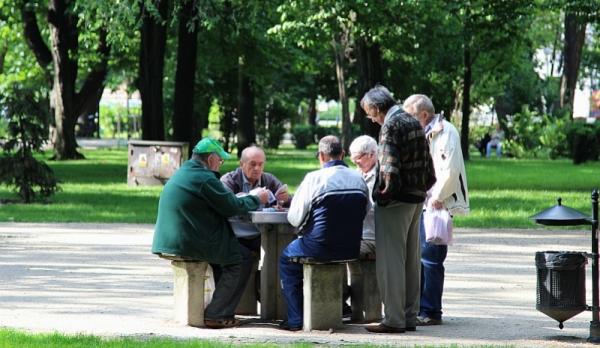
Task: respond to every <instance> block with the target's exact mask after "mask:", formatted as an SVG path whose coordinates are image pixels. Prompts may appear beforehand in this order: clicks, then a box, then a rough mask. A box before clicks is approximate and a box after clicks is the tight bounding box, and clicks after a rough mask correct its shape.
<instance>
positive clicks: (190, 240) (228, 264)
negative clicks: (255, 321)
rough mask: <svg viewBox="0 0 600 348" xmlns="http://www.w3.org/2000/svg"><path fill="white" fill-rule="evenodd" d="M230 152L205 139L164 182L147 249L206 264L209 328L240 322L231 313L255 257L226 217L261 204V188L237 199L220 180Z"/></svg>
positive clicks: (263, 194) (264, 198)
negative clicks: (210, 277) (210, 280)
mask: <svg viewBox="0 0 600 348" xmlns="http://www.w3.org/2000/svg"><path fill="white" fill-rule="evenodd" d="M229 157H230V156H229V154H228V153H227V152H225V150H223V148H222V147H221V145H220V144H219V143H218V142H217V141H215V140H213V139H210V138H204V139H202V140H201V141H200V142H198V144H196V146H195V147H194V149H193V150H192V158H191V159H190V160H188V161H186V162H185V163H184V164H183V165H182V166H181V168H180V169H179V170H177V172H176V173H175V174H174V175H173V176H172V177H171V178H170V179H169V181H168V182H167V184H166V185H165V187H164V189H163V191H162V193H161V195H160V201H159V203H158V217H157V219H156V226H155V229H154V240H153V242H152V252H153V253H154V254H170V255H177V256H181V257H185V258H191V259H195V260H204V261H207V262H209V263H210V264H211V266H212V268H213V273H214V275H215V284H216V285H215V292H214V294H213V298H212V301H211V302H210V304H209V305H208V306H207V307H206V309H205V311H204V318H205V320H204V323H205V325H206V326H207V327H209V328H226V327H233V326H237V325H239V321H238V320H236V319H235V317H234V313H235V308H236V307H237V305H238V303H239V301H240V299H241V296H242V293H243V292H244V288H245V286H246V282H247V280H248V277H249V275H250V271H251V267H252V265H253V262H254V259H253V256H252V254H251V253H250V251H249V250H248V249H247V248H245V247H244V246H242V245H240V244H239V243H238V241H237V239H236V237H235V235H234V234H233V231H232V230H231V226H230V225H229V222H228V221H227V218H228V217H231V216H235V215H240V214H245V213H247V212H248V211H250V210H256V209H257V208H258V207H259V205H260V203H263V204H264V203H266V202H267V200H268V198H269V195H268V192H267V191H266V190H264V189H262V190H259V191H258V192H257V193H256V195H248V196H245V197H236V196H235V195H234V194H233V193H232V192H231V191H230V190H228V189H227V188H226V187H225V186H223V184H222V183H221V181H220V180H219V176H220V174H219V172H218V171H219V168H220V167H221V164H222V163H223V160H224V159H227V158H229Z"/></svg>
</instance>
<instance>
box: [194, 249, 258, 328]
mask: <svg viewBox="0 0 600 348" xmlns="http://www.w3.org/2000/svg"><path fill="white" fill-rule="evenodd" d="M240 251H241V253H242V262H241V263H236V264H232V265H218V264H212V263H211V264H210V265H211V267H212V269H213V275H214V277H215V292H214V293H213V297H212V301H210V304H209V305H208V306H207V307H206V309H205V310H204V318H205V319H212V320H216V319H232V318H234V316H235V309H236V308H237V306H238V304H239V303H240V299H241V298H242V294H243V293H244V290H245V288H246V283H247V282H248V277H249V276H250V273H251V271H252V266H253V265H254V261H255V257H254V256H253V255H252V253H251V252H250V250H248V248H246V247H245V246H243V245H240Z"/></svg>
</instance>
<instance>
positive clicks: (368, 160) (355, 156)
mask: <svg viewBox="0 0 600 348" xmlns="http://www.w3.org/2000/svg"><path fill="white" fill-rule="evenodd" d="M350 159H351V160H352V162H353V163H354V164H356V166H357V167H358V168H357V169H358V171H359V173H360V175H361V176H362V178H363V179H364V180H365V183H366V184H367V187H368V188H369V201H370V202H371V209H369V210H368V211H367V215H366V216H365V220H364V221H363V233H362V241H361V242H360V258H361V259H365V258H367V257H373V258H374V257H375V210H374V208H375V206H374V202H373V198H372V194H373V186H374V185H375V177H376V176H377V141H375V139H373V138H371V137H370V136H368V135H361V136H359V137H357V138H356V139H354V141H352V143H351V144H350Z"/></svg>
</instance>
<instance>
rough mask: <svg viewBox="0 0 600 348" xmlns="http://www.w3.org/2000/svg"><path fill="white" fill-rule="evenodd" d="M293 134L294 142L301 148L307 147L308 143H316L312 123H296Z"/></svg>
mask: <svg viewBox="0 0 600 348" xmlns="http://www.w3.org/2000/svg"><path fill="white" fill-rule="evenodd" d="M292 135H293V136H294V144H295V146H296V148H297V149H299V150H303V149H306V147H307V146H308V145H310V144H313V143H314V129H313V127H312V126H310V125H306V124H297V125H295V126H294V127H292Z"/></svg>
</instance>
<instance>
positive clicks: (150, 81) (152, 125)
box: [138, 0, 169, 140]
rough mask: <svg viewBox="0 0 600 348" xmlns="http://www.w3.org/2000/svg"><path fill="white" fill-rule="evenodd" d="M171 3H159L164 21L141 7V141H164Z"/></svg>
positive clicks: (160, 0)
mask: <svg viewBox="0 0 600 348" xmlns="http://www.w3.org/2000/svg"><path fill="white" fill-rule="evenodd" d="M168 4H169V1H168V0H157V1H156V6H157V8H158V13H159V15H160V17H161V18H155V17H153V16H152V14H150V13H149V11H148V10H147V9H146V7H145V6H144V5H142V6H141V12H142V13H141V18H142V28H141V33H140V34H141V39H140V61H139V69H140V70H139V86H138V88H139V90H140V97H141V99H142V139H144V140H164V138H165V125H164V116H163V74H164V66H165V45H166V38H167V28H166V25H165V23H164V22H166V20H167V10H168Z"/></svg>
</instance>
